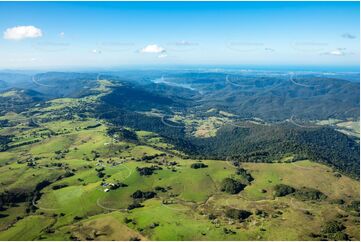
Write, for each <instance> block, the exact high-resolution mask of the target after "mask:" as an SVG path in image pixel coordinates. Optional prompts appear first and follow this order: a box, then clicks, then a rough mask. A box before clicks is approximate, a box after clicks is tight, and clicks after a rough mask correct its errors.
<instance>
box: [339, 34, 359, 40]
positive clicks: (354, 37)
mask: <svg viewBox="0 0 361 242" xmlns="http://www.w3.org/2000/svg"><path fill="white" fill-rule="evenodd" d="M341 36H342V38H345V39H356V36H355V35H352V34H350V33H344V34H343V35H341Z"/></svg>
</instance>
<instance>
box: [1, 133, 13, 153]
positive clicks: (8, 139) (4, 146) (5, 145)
mask: <svg viewBox="0 0 361 242" xmlns="http://www.w3.org/2000/svg"><path fill="white" fill-rule="evenodd" d="M11 138H12V137H11V136H10V135H0V152H1V151H5V150H7V149H8V148H9V145H8V144H9V143H10V142H11Z"/></svg>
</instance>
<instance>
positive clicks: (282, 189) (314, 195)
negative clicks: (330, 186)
mask: <svg viewBox="0 0 361 242" xmlns="http://www.w3.org/2000/svg"><path fill="white" fill-rule="evenodd" d="M289 194H294V196H295V197H296V198H298V199H302V200H324V199H326V198H327V196H326V195H325V194H323V193H322V192H321V191H319V190H317V189H314V188H308V187H302V188H301V189H296V188H293V187H291V186H288V185H285V184H277V185H276V186H274V195H275V196H276V197H284V196H287V195H289Z"/></svg>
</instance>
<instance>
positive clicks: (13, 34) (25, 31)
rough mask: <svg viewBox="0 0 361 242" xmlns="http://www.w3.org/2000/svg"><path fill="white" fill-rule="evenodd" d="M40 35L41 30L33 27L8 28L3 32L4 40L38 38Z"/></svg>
mask: <svg viewBox="0 0 361 242" xmlns="http://www.w3.org/2000/svg"><path fill="white" fill-rule="evenodd" d="M42 35H43V33H42V32H41V29H38V28H36V27H34V26H16V27H13V28H8V29H6V30H5V31H4V39H7V40H21V39H26V38H38V37H41V36H42Z"/></svg>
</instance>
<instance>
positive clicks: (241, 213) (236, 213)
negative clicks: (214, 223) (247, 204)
mask: <svg viewBox="0 0 361 242" xmlns="http://www.w3.org/2000/svg"><path fill="white" fill-rule="evenodd" d="M251 215H252V213H251V212H249V211H247V210H240V209H235V208H229V209H227V210H226V217H228V218H231V219H236V220H239V221H243V220H245V219H247V218H248V217H249V216H251Z"/></svg>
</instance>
